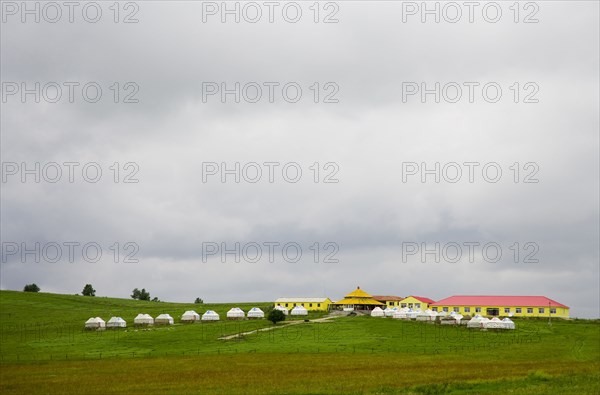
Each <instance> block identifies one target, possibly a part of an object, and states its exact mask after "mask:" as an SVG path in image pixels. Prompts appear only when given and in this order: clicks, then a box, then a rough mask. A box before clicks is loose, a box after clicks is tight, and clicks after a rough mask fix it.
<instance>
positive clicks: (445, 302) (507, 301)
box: [433, 295, 569, 308]
mask: <svg viewBox="0 0 600 395" xmlns="http://www.w3.org/2000/svg"><path fill="white" fill-rule="evenodd" d="M433 305H434V306H516V307H519V306H523V307H525V306H532V307H537V306H539V307H565V308H569V307H568V306H565V305H564V304H561V303H558V302H557V301H555V300H552V299H550V298H547V297H545V296H491V295H455V296H450V297H449V298H446V299H442V300H440V301H437V302H435V303H433Z"/></svg>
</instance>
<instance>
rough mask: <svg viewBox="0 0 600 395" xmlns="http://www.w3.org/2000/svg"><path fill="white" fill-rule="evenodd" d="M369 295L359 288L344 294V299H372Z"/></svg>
mask: <svg viewBox="0 0 600 395" xmlns="http://www.w3.org/2000/svg"><path fill="white" fill-rule="evenodd" d="M372 297H373V296H372V295H371V294H368V293H366V292H365V291H363V290H362V289H360V287H356V289H355V290H354V291H352V292H350V293H349V294H346V298H372Z"/></svg>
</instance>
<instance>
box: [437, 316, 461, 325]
mask: <svg viewBox="0 0 600 395" xmlns="http://www.w3.org/2000/svg"><path fill="white" fill-rule="evenodd" d="M458 321H459V320H457V319H456V317H455V316H453V315H447V316H445V317H442V318H440V324H441V325H458Z"/></svg>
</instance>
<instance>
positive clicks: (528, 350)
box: [0, 291, 600, 394]
mask: <svg viewBox="0 0 600 395" xmlns="http://www.w3.org/2000/svg"><path fill="white" fill-rule="evenodd" d="M268 305H269V304H268V303H244V304H219V305H194V304H176V303H163V302H158V303H157V302H143V301H135V300H125V299H112V298H100V297H95V298H89V297H82V296H71V295H54V294H43V293H40V294H29V293H22V292H11V291H0V320H1V324H0V345H1V350H0V351H1V352H0V355H1V362H0V367H1V369H0V392H1V393H2V394H8V393H11V394H12V393H14V394H18V393H25V392H27V393H52V394H55V393H76V392H80V391H81V388H82V386H85V388H86V392H92V393H96V392H98V393H100V392H102V393H124V392H133V391H140V390H143V391H145V392H149V393H171V394H182V393H240V394H242V393H274V394H281V393H290V394H291V393H294V394H296V393H298V394H300V393H301V394H304V393H314V394H320V393H400V394H481V393H490V394H493V393H498V392H504V393H510V394H554V393H562V394H598V393H600V374H599V373H598V372H599V371H600V322H599V321H597V320H596V321H590V320H571V321H564V320H554V321H552V323H551V325H549V324H548V322H547V321H546V320H537V319H529V320H526V319H521V320H519V319H515V322H516V325H517V329H516V330H514V331H506V332H492V331H478V330H467V329H466V328H464V327H446V326H439V325H432V324H426V323H420V322H406V321H400V320H392V319H389V318H385V319H384V318H372V317H341V318H335V319H331V320H329V321H327V322H300V323H297V324H296V325H289V323H287V324H286V323H284V324H283V325H282V324H278V325H277V326H278V328H277V329H274V330H268V331H263V332H256V333H252V334H248V335H245V336H240V337H237V338H234V339H232V340H220V339H219V338H220V337H222V336H226V335H232V334H239V333H243V332H250V331H254V330H257V329H264V328H269V327H272V325H271V324H270V323H269V322H267V321H266V320H258V321H248V320H246V321H221V322H218V323H210V324H200V323H196V324H176V325H173V326H168V327H153V328H148V329H134V328H127V329H120V330H106V331H101V332H95V331H94V332H90V331H84V330H83V329H82V328H83V323H84V322H85V320H87V318H89V317H91V316H100V317H102V318H104V319H106V320H107V319H108V318H109V317H110V316H112V315H117V316H121V317H123V318H124V319H125V320H127V321H128V324H130V323H132V322H133V317H135V315H137V314H138V313H141V312H144V313H148V314H150V315H152V316H156V315H158V314H160V313H169V314H171V315H172V316H173V317H174V318H175V320H176V321H178V318H179V316H180V315H181V314H182V313H183V312H184V311H185V310H189V309H195V310H196V311H198V312H199V313H200V314H202V312H204V311H205V310H207V309H212V310H215V311H217V312H218V313H219V314H221V316H222V317H225V313H226V312H227V310H229V309H230V308H231V307H233V306H239V307H241V308H242V309H244V310H246V311H247V310H248V309H249V308H251V307H254V306H259V307H261V308H263V309H264V308H266V307H267V306H268ZM322 316H323V314H322V313H319V314H317V313H314V314H311V316H310V317H309V319H310V320H313V319H315V318H320V317H322ZM291 318H292V317H288V320H289V319H291ZM286 322H288V321H286ZM108 377H111V378H114V380H113V381H112V383H111V384H109V382H108V381H107V378H108Z"/></svg>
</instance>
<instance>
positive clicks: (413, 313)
mask: <svg viewBox="0 0 600 395" xmlns="http://www.w3.org/2000/svg"><path fill="white" fill-rule="evenodd" d="M420 313H421V309H418V310H413V309H409V310H408V313H406V315H408V318H410V319H411V320H416V319H417V316H418V315H419V314H420Z"/></svg>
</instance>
